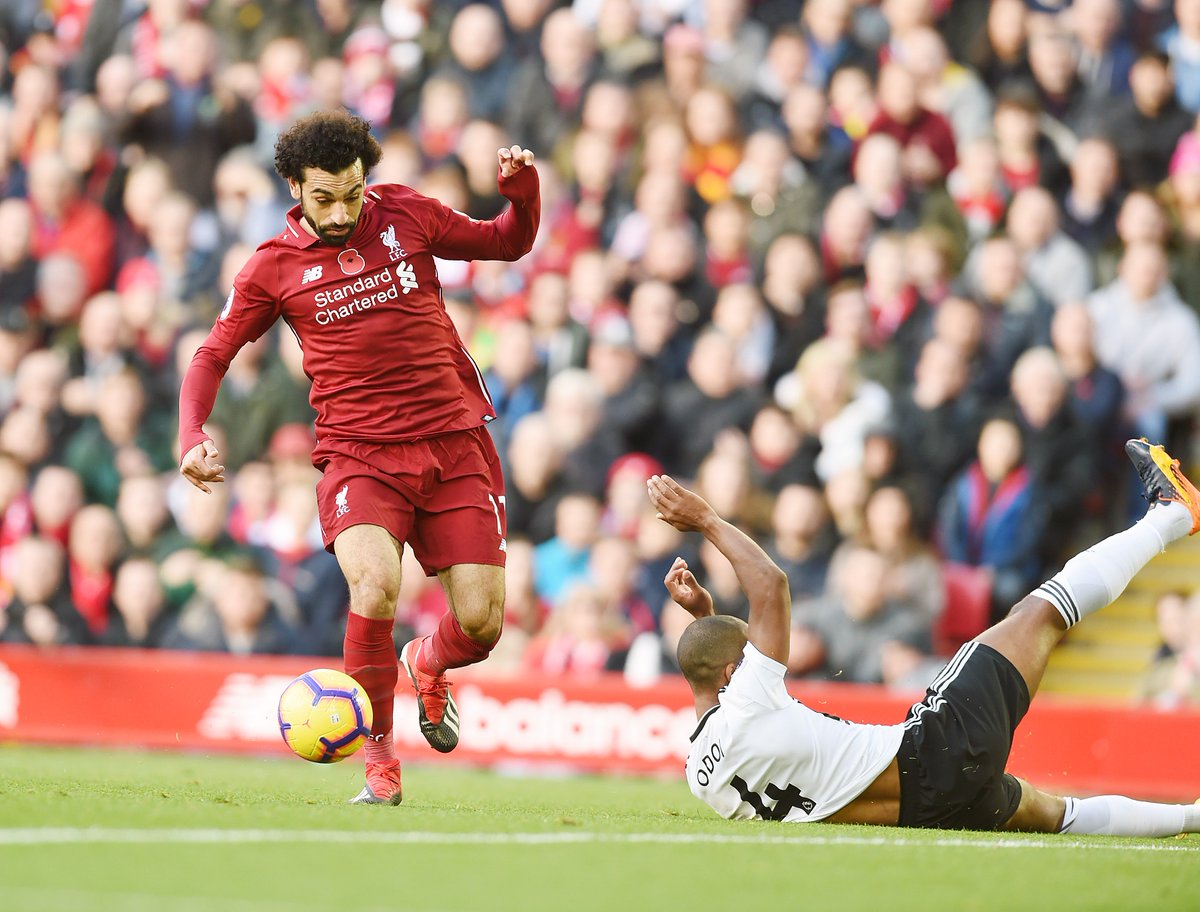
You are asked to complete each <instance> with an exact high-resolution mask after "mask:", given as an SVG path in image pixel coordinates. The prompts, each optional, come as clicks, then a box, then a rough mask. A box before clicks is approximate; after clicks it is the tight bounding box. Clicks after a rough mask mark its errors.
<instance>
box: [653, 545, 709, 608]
mask: <svg viewBox="0 0 1200 912" xmlns="http://www.w3.org/2000/svg"><path fill="white" fill-rule="evenodd" d="M663 585H665V586H666V587H667V592H669V593H670V595H671V600H672V601H673V602H674V603H675V604H676V605H678V606H679V607H681V608H682V609H683V610H684V611H686V612H687V613H688V614H690V615H691V616H692V617H694V618H702V617H708V616H709V615H710V614H715V613H716V610H715V609H714V608H713V600H712V596H711V595H710V594H709V592H708V590H707V589H705V588H704V587H703V586H701V585H700V583H699V582H698V581H697V580H696V577H695V576H693V575H692V571H691V570H689V569H688V565H687V561H685V560H684V559H683V558H682V557H677V558H675V563H673V564H671V569H670V570H668V571H667V576H666V578H665V579H664V580H663Z"/></svg>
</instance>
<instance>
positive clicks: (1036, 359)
mask: <svg viewBox="0 0 1200 912" xmlns="http://www.w3.org/2000/svg"><path fill="white" fill-rule="evenodd" d="M1011 386H1012V396H1013V399H1015V400H1016V403H1017V407H1018V408H1019V409H1020V410H1021V414H1022V416H1024V418H1025V421H1026V422H1027V423H1028V424H1029V425H1030V426H1031V427H1033V428H1035V429H1041V428H1044V427H1046V426H1047V425H1049V424H1050V422H1051V421H1052V420H1053V419H1054V416H1055V415H1057V414H1058V412H1059V410H1060V409H1061V408H1062V406H1063V402H1064V401H1066V398H1067V379H1066V377H1065V376H1064V374H1063V370H1062V365H1061V364H1059V363H1058V357H1057V356H1056V355H1055V354H1054V351H1053V349H1050V348H1031V349H1030V350H1029V351H1027V352H1025V354H1023V355H1022V356H1021V357H1020V358H1018V359H1017V363H1016V364H1015V365H1013V372H1012V384H1011Z"/></svg>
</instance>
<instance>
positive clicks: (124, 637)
mask: <svg viewBox="0 0 1200 912" xmlns="http://www.w3.org/2000/svg"><path fill="white" fill-rule="evenodd" d="M166 604H167V603H166V596H165V594H164V593H163V588H162V584H161V583H160V582H159V580H158V567H157V566H155V562H154V561H153V560H151V559H149V558H145V557H133V558H129V559H127V560H125V561H124V562H122V564H121V566H120V567H118V568H117V572H116V576H115V578H114V580H113V589H112V605H113V608H114V609H115V610H114V611H113V612H112V614H111V615H110V617H109V620H108V626H107V627H106V628H105V630H104V635H103V637H102V639H101V642H102V643H103V644H104V645H105V646H134V647H139V648H144V649H153V648H158V647H159V646H160V645H161V644H162V640H163V637H164V636H165V635H166V632H167V630H168V629H169V627H170V624H171V622H172V618H171V616H170V615H169V614H168V613H167V612H166V610H165V609H166Z"/></svg>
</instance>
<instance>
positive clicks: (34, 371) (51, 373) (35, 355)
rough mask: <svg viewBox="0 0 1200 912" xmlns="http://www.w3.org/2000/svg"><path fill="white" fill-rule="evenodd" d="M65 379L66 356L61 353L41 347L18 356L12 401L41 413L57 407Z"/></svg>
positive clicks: (47, 412) (49, 411)
mask: <svg viewBox="0 0 1200 912" xmlns="http://www.w3.org/2000/svg"><path fill="white" fill-rule="evenodd" d="M66 381H67V359H66V357H65V356H64V355H63V353H62V352H60V351H58V350H56V349H52V348H43V349H38V350H36V351H31V352H30V353H29V354H27V355H26V356H25V357H24V358H22V359H21V363H20V365H19V366H18V367H17V375H16V401H17V402H18V403H20V404H21V405H23V406H28V407H29V408H32V409H35V410H36V411H39V412H41V413H42V414H50V413H51V412H53V411H54V410H55V409H57V408H58V407H59V403H60V397H61V395H62V388H63V384H64V383H66Z"/></svg>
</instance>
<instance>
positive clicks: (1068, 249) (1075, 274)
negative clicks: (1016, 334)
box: [1007, 187, 1093, 307]
mask: <svg viewBox="0 0 1200 912" xmlns="http://www.w3.org/2000/svg"><path fill="white" fill-rule="evenodd" d="M1007 227H1008V236H1009V237H1010V238H1012V240H1013V243H1014V244H1016V245H1017V249H1018V250H1019V251H1020V253H1021V265H1022V266H1023V267H1024V269H1025V275H1026V277H1027V278H1028V279H1029V284H1030V285H1032V286H1033V289H1034V291H1036V292H1037V293H1038V294H1039V295H1040V296H1041V297H1043V298H1045V299H1046V300H1047V301H1049V302H1050V303H1051V304H1053V305H1054V306H1055V307H1059V306H1061V305H1062V304H1063V303H1065V302H1067V301H1081V300H1083V299H1084V298H1085V297H1087V296H1088V294H1089V293H1090V292H1091V290H1092V288H1093V282H1092V264H1091V261H1090V260H1089V259H1088V255H1087V253H1086V252H1085V251H1084V249H1083V248H1082V247H1081V246H1080V245H1079V244H1078V243H1076V242H1075V241H1073V240H1072V239H1071V238H1070V237H1068V236H1067V235H1066V234H1065V233H1064V232H1063V231H1061V230H1060V229H1059V226H1058V207H1057V206H1055V204H1054V198H1053V197H1052V196H1051V195H1050V193H1049V191H1047V190H1045V189H1044V188H1042V187H1026V188H1025V189H1024V190H1020V191H1018V192H1017V193H1016V194H1015V195H1014V196H1013V198H1012V202H1011V203H1010V204H1009V207H1008V224H1007Z"/></svg>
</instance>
